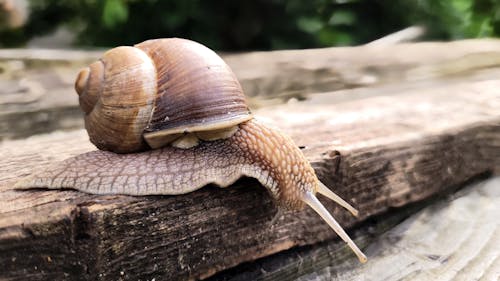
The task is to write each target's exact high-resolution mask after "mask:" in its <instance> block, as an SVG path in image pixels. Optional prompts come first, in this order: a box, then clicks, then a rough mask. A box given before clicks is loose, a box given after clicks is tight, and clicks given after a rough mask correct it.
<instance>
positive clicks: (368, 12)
mask: <svg viewBox="0 0 500 281" xmlns="http://www.w3.org/2000/svg"><path fill="white" fill-rule="evenodd" d="M2 2H3V3H4V6H7V5H8V4H12V2H14V3H15V2H16V0H0V3H2ZM9 2H10V3H9ZM25 2H27V8H26V10H28V11H29V12H28V15H27V16H26V19H25V22H24V23H23V24H22V25H17V26H15V25H11V26H10V27H9V26H8V24H5V21H6V20H5V18H6V16H5V13H3V14H0V23H2V22H4V24H0V46H1V47H19V46H24V45H26V44H27V42H29V40H31V39H32V38H34V37H37V36H41V35H44V34H49V33H51V32H54V31H55V30H56V29H57V28H61V27H64V28H66V29H67V30H69V31H70V34H72V41H71V42H72V43H71V44H73V45H76V46H82V47H85V46H93V47H108V46H116V45H126V44H127V45H131V44H134V43H138V42H141V41H143V40H146V39H150V38H158V37H174V36H176V37H184V38H190V39H193V40H196V41H199V42H202V43H204V44H205V45H207V46H209V47H211V48H214V49H217V50H224V51H243V50H271V49H290V48H311V47H324V46H344V45H357V44H363V43H367V42H370V41H372V40H375V39H377V38H380V37H382V36H384V35H387V34H390V33H393V32H396V31H398V30H401V29H403V28H406V27H408V26H414V25H418V26H422V27H425V28H426V34H425V37H424V38H423V39H426V40H453V39H462V38H475V37H496V36H498V35H499V34H500V1H498V0H406V1H397V0H378V1H377V0H310V1H300V0H291V1H284V0H255V1H231V0H220V1H209V0H185V1H179V0H177V1H174V0H163V1H161V0H144V1H139V0H80V1H77V0H60V1H55V0H54V1H50V0H25ZM2 17H3V19H2Z"/></svg>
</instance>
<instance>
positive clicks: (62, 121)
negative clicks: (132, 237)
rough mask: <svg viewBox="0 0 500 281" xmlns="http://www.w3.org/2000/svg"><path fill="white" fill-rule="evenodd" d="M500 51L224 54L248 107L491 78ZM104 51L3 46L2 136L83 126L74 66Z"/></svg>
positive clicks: (422, 46)
mask: <svg viewBox="0 0 500 281" xmlns="http://www.w3.org/2000/svg"><path fill="white" fill-rule="evenodd" d="M499 50H500V40H491V39H482V40H466V41H458V42H451V43H436V42H432V43H430V42H426V43H417V44H399V45H392V46H383V47H382V46H359V47H349V48H323V49H310V50H286V51H273V52H252V53H246V54H237V55H231V54H228V55H223V58H224V59H225V60H226V61H227V63H228V64H229V65H230V66H231V68H232V69H233V70H234V72H235V73H236V75H237V77H238V79H239V81H240V83H241V84H242V86H243V89H244V91H245V93H246V95H247V96H248V97H251V99H250V103H251V107H252V108H257V107H261V106H263V105H267V104H270V103H271V104H277V103H282V102H283V101H286V100H288V99H290V98H297V99H304V98H306V97H307V96H308V94H309V93H313V92H326V91H333V90H339V89H350V88H359V87H372V86H375V85H386V84H393V83H396V84H400V83H408V82H412V83H421V82H422V81H428V80H429V79H435V78H443V77H446V78H447V79H455V81H457V82H464V81H478V80H484V79H494V78H496V77H498V76H499V75H500V70H499V66H500V51H499ZM101 53H102V52H101V51H92V52H90V51H87V52H85V51H71V50H38V49H35V50H32V49H30V50H0V69H1V71H0V140H2V139H13V138H22V137H27V136H31V135H35V134H39V133H43V132H51V131H54V130H57V129H75V128H83V124H82V121H81V112H80V110H78V109H77V104H78V99H77V96H76V94H75V93H74V90H73V83H74V79H75V77H76V74H77V73H78V70H79V69H80V68H81V67H83V66H84V65H86V64H87V63H88V62H89V61H91V60H93V59H96V58H97V57H99V56H100V55H101ZM434 83H435V82H434ZM448 83H450V82H448ZM408 86H411V84H407V85H406V87H408ZM399 87H401V85H400V86H399ZM253 97H258V98H257V99H253ZM263 98H265V99H263Z"/></svg>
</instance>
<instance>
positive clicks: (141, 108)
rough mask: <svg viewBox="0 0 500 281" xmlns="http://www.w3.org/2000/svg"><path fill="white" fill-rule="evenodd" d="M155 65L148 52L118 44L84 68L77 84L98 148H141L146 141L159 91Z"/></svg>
mask: <svg viewBox="0 0 500 281" xmlns="http://www.w3.org/2000/svg"><path fill="white" fill-rule="evenodd" d="M156 81H157V78H156V68H155V65H154V63H153V62H152V60H151V59H150V58H149V57H148V55H147V54H146V53H144V52H143V51H141V50H140V49H138V48H134V47H117V48H114V49H111V50H109V51H108V52H106V53H105V54H104V55H103V57H102V58H101V59H100V60H99V61H97V62H94V63H92V64H91V65H90V66H89V67H88V68H86V69H83V70H82V71H81V72H80V74H79V75H78V78H77V81H76V83H75V88H76V91H77V93H78V94H79V96H80V98H79V100H80V107H81V108H82V110H83V111H84V112H85V128H86V129H87V132H88V134H89V137H90V140H91V141H92V143H94V144H95V145H96V146H97V148H99V149H101V150H109V151H114V152H118V153H122V152H131V151H140V150H143V149H145V148H146V147H147V146H146V143H145V142H144V140H143V137H142V133H143V131H144V130H145V128H146V127H147V126H148V124H149V122H150V119H151V114H152V110H153V107H154V99H155V94H156V91H157V90H156V85H157V83H156Z"/></svg>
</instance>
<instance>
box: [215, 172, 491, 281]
mask: <svg viewBox="0 0 500 281" xmlns="http://www.w3.org/2000/svg"><path fill="white" fill-rule="evenodd" d="M443 199H444V200H443ZM443 199H439V200H435V199H434V200H426V202H420V203H418V204H413V205H412V206H410V207H406V208H403V209H400V210H398V212H391V213H389V214H385V215H384V216H379V217H375V218H372V219H370V222H369V223H365V224H364V226H363V227H362V228H361V229H358V230H357V231H356V232H355V234H354V235H355V236H359V237H358V240H359V239H363V241H370V240H373V241H372V242H370V243H369V246H368V247H367V248H366V249H365V251H366V252H367V253H368V254H369V255H370V261H369V262H368V263H366V264H364V265H359V264H356V262H355V258H352V257H348V256H346V255H345V254H343V253H345V251H344V252H341V251H339V250H340V249H342V247H339V244H340V243H341V242H339V241H329V242H326V243H319V244H316V245H314V246H311V247H301V248H299V249H295V250H294V251H286V252H283V253H280V254H278V255H273V256H270V257H266V258H263V259H261V260H259V261H256V262H253V263H251V264H246V265H242V266H238V267H236V268H233V269H230V270H228V271H225V272H222V273H219V274H217V275H215V276H213V277H212V278H210V279H209V280H210V281H216V280H226V281H237V280H254V281H257V280H258V281H281V280H297V281H311V280H325V281H326V280H345V281H348V280H353V281H357V280H367V281H368V280H387V281H391V280H437V279H438V280H464V281H465V280H467V281H468V280H498V279H499V278H500V220H499V219H498V214H500V177H494V178H491V179H487V180H484V181H481V182H479V183H474V184H471V185H468V187H466V188H464V189H462V190H460V191H459V192H457V193H454V194H451V195H448V196H445V197H444V198H443ZM427 201H431V202H427ZM427 203H433V204H431V205H429V206H428V207H426V208H425V209H423V210H421V211H419V212H417V213H415V210H416V209H418V208H419V207H420V205H425V204H427ZM412 212H413V213H415V214H414V215H411V216H410V217H409V218H408V219H406V220H404V221H403V222H400V223H399V224H398V225H397V226H396V227H393V228H392V229H390V228H389V227H390V226H391V225H393V224H395V223H396V224H397V222H398V220H399V221H400V219H401V218H402V217H404V216H405V215H408V214H411V213H412ZM367 224H368V225H367ZM387 230H389V231H387ZM382 232H385V233H384V234H383V235H377V234H380V233H382Z"/></svg>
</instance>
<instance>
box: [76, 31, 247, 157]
mask: <svg viewBox="0 0 500 281" xmlns="http://www.w3.org/2000/svg"><path fill="white" fill-rule="evenodd" d="M75 89H76V91H77V93H78V95H79V102H80V107H81V108H82V110H83V111H84V112H85V127H86V129H87V132H88V134H89V137H90V140H91V141H92V143H94V144H95V145H96V146H97V147H98V148H99V149H102V150H109V151H113V152H118V153H128V152H135V151H141V150H146V149H148V148H149V147H151V148H158V147H162V146H164V145H166V144H168V143H171V142H172V141H174V140H175V139H177V138H179V137H181V136H183V135H186V134H188V133H194V132H197V133H199V135H200V136H203V137H204V138H206V139H209V140H213V139H217V138H219V137H220V134H211V132H221V131H222V132H224V131H225V130H228V132H229V133H228V136H230V135H231V134H230V133H232V131H231V128H234V127H235V126H236V125H237V124H240V123H241V122H244V121H247V120H249V119H251V118H252V116H251V114H250V112H249V109H248V106H247V104H246V102H245V96H244V94H243V90H242V89H241V86H240V84H239V82H238V80H237V79H236V76H235V75H234V73H233V72H232V71H231V69H230V68H229V66H228V65H227V64H226V63H225V62H224V61H223V60H222V59H221V58H220V57H219V56H218V55H217V54H216V53H215V52H213V51H212V50H210V49H209V48H207V47H205V46H203V45H201V44H199V43H196V42H193V41H190V40H187V39H179V38H169V39H155V40H148V41H145V42H142V43H140V44H137V45H135V46H134V47H117V48H114V49H111V50H109V51H107V52H106V53H105V54H104V55H103V57H102V58H101V59H100V60H98V61H96V62H94V63H92V64H91V65H90V66H89V67H87V68H85V69H83V70H82V71H81V72H80V73H79V75H78V77H77V80H76V82H75ZM222 135H224V134H222Z"/></svg>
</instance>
